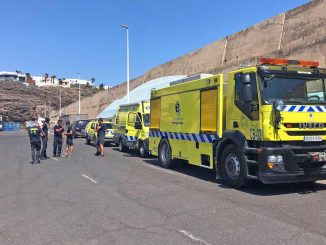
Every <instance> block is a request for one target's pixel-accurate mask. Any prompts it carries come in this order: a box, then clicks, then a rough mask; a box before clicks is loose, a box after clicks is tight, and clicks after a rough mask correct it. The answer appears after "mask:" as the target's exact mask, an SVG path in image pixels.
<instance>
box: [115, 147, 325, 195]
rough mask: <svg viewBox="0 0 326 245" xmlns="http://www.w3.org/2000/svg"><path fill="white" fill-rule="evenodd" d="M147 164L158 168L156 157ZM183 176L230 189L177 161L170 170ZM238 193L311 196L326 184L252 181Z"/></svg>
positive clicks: (211, 175) (212, 176)
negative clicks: (269, 183) (270, 183)
mask: <svg viewBox="0 0 326 245" xmlns="http://www.w3.org/2000/svg"><path fill="white" fill-rule="evenodd" d="M113 150H115V151H119V149H118V148H113ZM123 156H124V157H139V154H138V152H137V151H127V152H124V153H123ZM143 161H144V162H145V163H147V164H150V165H154V166H158V167H159V162H158V159H157V158H156V157H153V156H152V157H149V158H146V159H143ZM171 171H175V172H178V173H181V174H184V175H188V176H191V177H194V178H198V179H200V180H204V181H208V182H211V183H215V184H217V185H218V186H219V187H221V188H224V189H232V188H231V187H229V186H228V185H226V184H225V183H224V181H223V180H216V179H215V171H213V170H210V169H205V168H200V167H196V166H193V165H189V164H187V163H186V162H185V161H177V163H176V166H175V167H174V168H173V169H171ZM238 191H241V192H244V193H248V194H252V195H257V196H277V195H286V194H293V193H297V194H302V195H307V194H312V193H316V192H320V191H326V184H321V183H292V184H272V185H267V184H263V183H261V182H259V181H252V182H251V183H250V185H249V186H248V187H246V188H243V189H239V190H238Z"/></svg>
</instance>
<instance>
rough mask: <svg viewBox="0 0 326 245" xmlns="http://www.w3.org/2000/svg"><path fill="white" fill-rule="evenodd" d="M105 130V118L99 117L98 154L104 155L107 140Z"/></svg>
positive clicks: (97, 125) (97, 129) (97, 126)
mask: <svg viewBox="0 0 326 245" xmlns="http://www.w3.org/2000/svg"><path fill="white" fill-rule="evenodd" d="M105 130H106V125H105V124H104V123H103V119H102V118H99V119H98V121H97V124H96V131H97V152H96V154H95V155H96V156H100V155H101V157H104V142H105Z"/></svg>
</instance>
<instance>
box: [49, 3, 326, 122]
mask: <svg viewBox="0 0 326 245" xmlns="http://www.w3.org/2000/svg"><path fill="white" fill-rule="evenodd" d="M325 13H326V0H314V1H311V2H309V3H307V4H305V5H302V6H300V7H298V8H295V9H293V10H290V11H287V12H286V13H283V14H280V15H278V16H275V17H273V18H271V19H268V20H266V21H263V22H261V23H258V24H256V25H254V26H252V27H249V28H247V29H245V30H242V31H240V32H238V33H235V34H233V35H230V36H228V37H225V38H224V39H221V40H218V41H216V42H214V43H212V44H210V45H207V46H205V47H203V48H200V49H198V50H196V51H193V52H190V53H188V54H185V55H183V56H181V57H179V58H176V59H174V60H171V61H169V62H166V63H164V64H162V65H159V66H157V67H154V68H153V69H151V70H149V71H147V72H146V73H144V74H143V75H142V76H139V77H137V78H135V79H133V80H131V81H130V89H134V88H135V87H137V86H139V85H141V84H143V83H145V82H146V81H150V80H152V79H155V78H158V77H164V76H169V75H193V74H198V73H219V72H222V73H224V74H226V73H227V72H228V71H230V70H233V69H237V68H238V67H239V65H240V64H249V65H250V64H256V62H257V58H258V57H262V56H264V57H269V58H272V57H275V58H289V59H303V60H316V61H320V66H321V67H326V15H325ZM225 77H226V79H227V76H225ZM125 94H126V84H125V83H123V84H120V85H118V86H116V87H113V88H112V89H110V90H109V91H105V92H102V93H99V94H97V95H94V96H92V97H89V98H86V99H85V100H83V101H82V108H83V109H84V111H83V113H87V114H89V115H90V116H91V117H95V116H96V115H97V114H99V113H100V112H101V111H102V110H103V109H105V107H106V106H107V105H108V104H110V103H111V102H112V101H113V100H114V99H118V98H121V97H123V96H124V95H125ZM77 106H78V105H77V104H76V103H73V104H71V105H69V106H67V107H66V108H64V111H65V113H67V114H69V113H71V112H73V111H76V108H77ZM51 115H52V116H53V117H54V118H56V117H57V115H58V112H57V111H53V112H52V113H51Z"/></svg>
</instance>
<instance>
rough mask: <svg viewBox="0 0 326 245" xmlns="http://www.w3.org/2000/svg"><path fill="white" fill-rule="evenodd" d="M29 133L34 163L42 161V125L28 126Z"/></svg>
mask: <svg viewBox="0 0 326 245" xmlns="http://www.w3.org/2000/svg"><path fill="white" fill-rule="evenodd" d="M28 135H29V139H30V142H31V152H32V164H35V163H40V162H41V161H40V150H41V136H43V132H42V129H41V127H40V126H31V127H29V128H28Z"/></svg>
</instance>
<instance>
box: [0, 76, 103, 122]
mask: <svg viewBox="0 0 326 245" xmlns="http://www.w3.org/2000/svg"><path fill="white" fill-rule="evenodd" d="M98 91H99V90H98V89H97V88H94V87H86V86H81V97H82V98H83V97H87V96H91V95H94V94H95V93H97V92H98ZM61 93H62V97H61V98H62V102H61V103H62V107H64V106H66V105H69V104H71V103H73V102H75V101H77V100H78V87H71V88H61ZM59 94H60V87H35V86H25V85H23V84H20V83H17V82H13V81H10V80H0V115H2V116H3V118H4V120H6V121H17V122H24V121H28V120H31V119H32V118H35V117H38V116H45V115H49V112H50V111H51V109H59Z"/></svg>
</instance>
